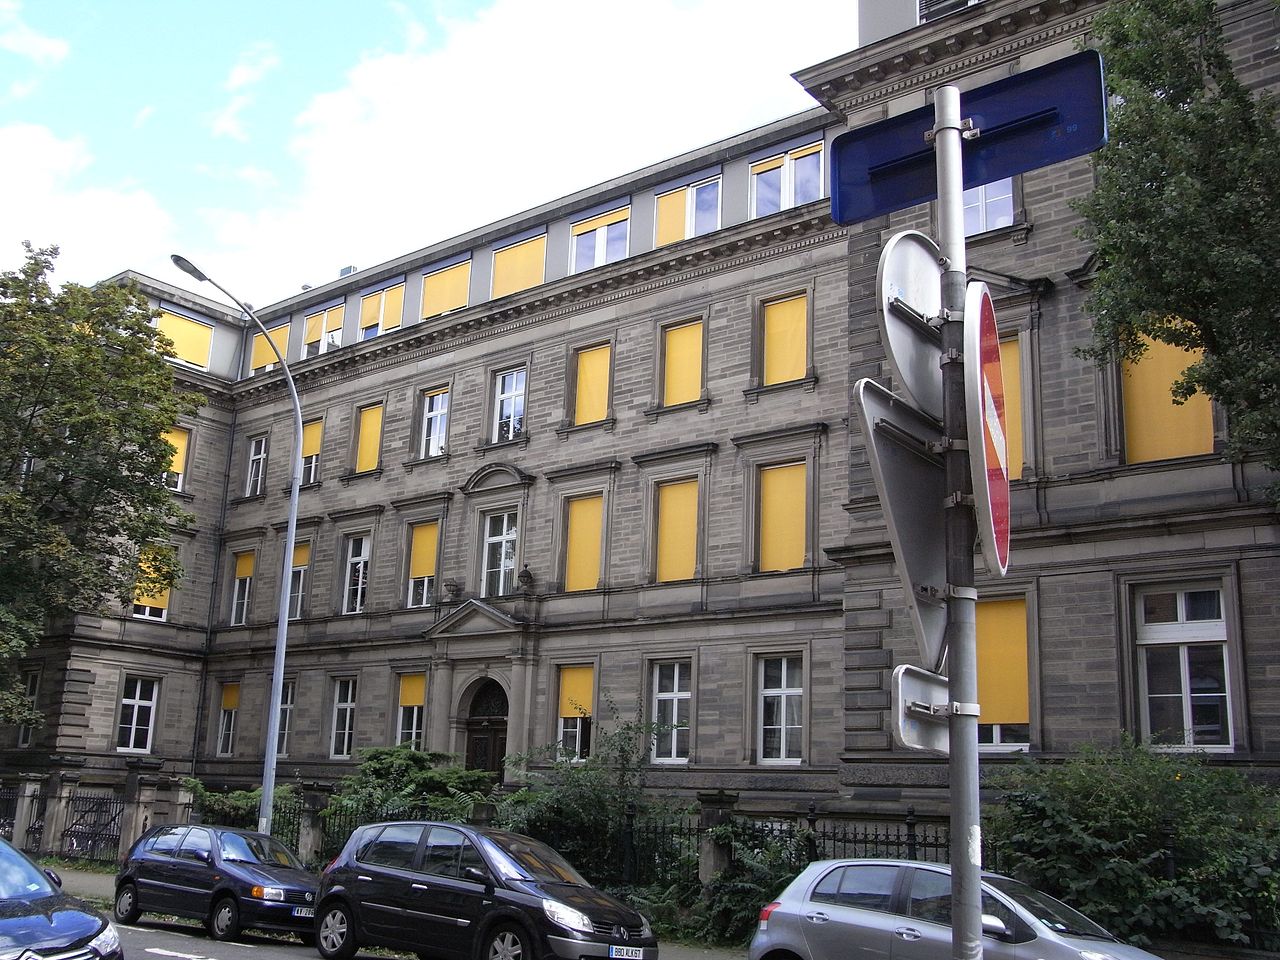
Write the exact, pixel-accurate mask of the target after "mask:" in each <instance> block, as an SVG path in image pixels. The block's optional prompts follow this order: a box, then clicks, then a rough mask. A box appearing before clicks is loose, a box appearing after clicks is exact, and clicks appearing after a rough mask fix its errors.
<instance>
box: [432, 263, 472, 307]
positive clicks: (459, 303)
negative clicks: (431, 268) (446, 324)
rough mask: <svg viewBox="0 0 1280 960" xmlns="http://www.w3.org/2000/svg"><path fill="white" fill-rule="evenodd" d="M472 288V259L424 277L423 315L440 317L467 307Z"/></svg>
mask: <svg viewBox="0 0 1280 960" xmlns="http://www.w3.org/2000/svg"><path fill="white" fill-rule="evenodd" d="M470 288H471V261H470V260H465V261H463V262H462V263H458V264H454V265H453V266H452V267H445V268H444V269H443V270H437V271H436V272H435V273H428V274H427V275H426V276H425V277H423V278H422V317H423V319H426V318H427V317H438V316H440V314H442V313H448V312H449V311H450V310H457V309H458V308H460V307H465V306H466V305H467V302H468V300H469V291H470Z"/></svg>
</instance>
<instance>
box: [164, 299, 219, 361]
mask: <svg viewBox="0 0 1280 960" xmlns="http://www.w3.org/2000/svg"><path fill="white" fill-rule="evenodd" d="M156 327H157V328H158V329H159V330H160V332H161V333H163V334H164V335H165V336H166V337H168V338H169V339H170V340H172V341H173V354H174V356H176V357H177V358H178V359H179V360H184V361H186V362H187V363H190V364H194V365H195V366H197V367H207V366H209V346H210V344H212V343H213V327H211V326H209V324H207V323H200V322H199V321H197V320H188V319H187V318H186V317H180V316H178V315H177V314H176V313H167V312H162V313H161V314H160V319H159V320H157V321H156Z"/></svg>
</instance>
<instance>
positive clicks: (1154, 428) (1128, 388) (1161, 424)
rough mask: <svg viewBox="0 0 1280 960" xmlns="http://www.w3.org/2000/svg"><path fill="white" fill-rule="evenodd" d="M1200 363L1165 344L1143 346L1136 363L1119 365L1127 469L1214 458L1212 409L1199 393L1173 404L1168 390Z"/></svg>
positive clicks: (1196, 356)
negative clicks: (1204, 456)
mask: <svg viewBox="0 0 1280 960" xmlns="http://www.w3.org/2000/svg"><path fill="white" fill-rule="evenodd" d="M1199 358H1200V353H1199V351H1196V352H1188V351H1186V350H1181V349H1179V348H1178V347H1173V346H1170V345H1169V344H1167V343H1157V342H1155V341H1152V340H1148V341H1147V352H1146V353H1145V354H1143V355H1142V359H1140V360H1139V361H1138V362H1137V363H1125V365H1124V438H1125V459H1126V460H1128V462H1129V463H1146V462H1147V461H1149V460H1167V459H1170V458H1172V457H1193V456H1195V455H1196V454H1200V453H1212V452H1213V406H1212V404H1211V403H1210V401H1209V398H1208V397H1206V396H1205V395H1204V394H1203V393H1197V394H1196V395H1195V396H1194V397H1192V398H1191V399H1189V400H1188V401H1187V402H1186V403H1183V404H1176V403H1174V402H1173V396H1172V395H1171V394H1170V393H1169V389H1170V387H1171V386H1172V384H1173V382H1174V381H1175V380H1176V379H1178V378H1179V377H1180V376H1182V371H1183V370H1185V369H1186V368H1187V367H1188V366H1190V365H1191V364H1192V363H1194V362H1195V361H1196V360H1198V359H1199Z"/></svg>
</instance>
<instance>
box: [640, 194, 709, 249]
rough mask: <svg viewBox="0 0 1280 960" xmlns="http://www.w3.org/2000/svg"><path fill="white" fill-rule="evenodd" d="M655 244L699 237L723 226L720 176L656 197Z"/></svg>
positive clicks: (661, 244)
mask: <svg viewBox="0 0 1280 960" xmlns="http://www.w3.org/2000/svg"><path fill="white" fill-rule="evenodd" d="M654 202H655V206H656V213H655V216H654V227H653V244H654V246H655V247H660V246H663V245H664V244H668V243H676V242H678V241H680V240H687V239H688V238H689V237H700V236H702V235H703V234H706V233H711V232H712V231H714V230H719V229H720V178H719V177H718V176H716V177H710V178H708V179H706V180H701V181H699V182H698V183H694V184H690V185H689V186H687V187H679V188H678V189H675V190H668V191H667V192H665V193H660V194H658V195H657V197H656V198H655V201H654Z"/></svg>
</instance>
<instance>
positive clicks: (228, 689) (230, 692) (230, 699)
mask: <svg viewBox="0 0 1280 960" xmlns="http://www.w3.org/2000/svg"><path fill="white" fill-rule="evenodd" d="M239 707H240V684H238V683H224V684H223V685H222V709H223V710H236V709H239Z"/></svg>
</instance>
